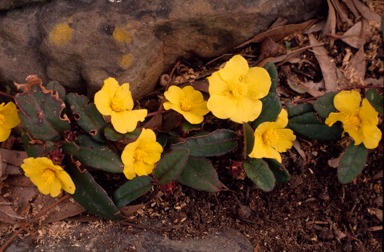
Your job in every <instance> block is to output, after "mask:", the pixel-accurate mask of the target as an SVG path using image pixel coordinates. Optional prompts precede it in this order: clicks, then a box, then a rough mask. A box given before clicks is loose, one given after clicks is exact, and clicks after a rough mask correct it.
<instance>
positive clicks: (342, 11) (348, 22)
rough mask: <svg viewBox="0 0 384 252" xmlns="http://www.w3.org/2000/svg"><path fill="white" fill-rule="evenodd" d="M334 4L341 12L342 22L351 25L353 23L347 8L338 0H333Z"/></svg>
mask: <svg viewBox="0 0 384 252" xmlns="http://www.w3.org/2000/svg"><path fill="white" fill-rule="evenodd" d="M331 1H332V4H333V6H334V7H335V9H336V11H337V14H339V17H340V19H341V22H343V23H346V24H347V25H348V27H351V26H352V25H353V23H352V21H351V20H350V19H349V18H348V15H347V13H346V10H345V9H344V8H343V7H342V6H341V5H340V2H339V1H338V0H331Z"/></svg>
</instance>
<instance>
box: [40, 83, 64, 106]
mask: <svg viewBox="0 0 384 252" xmlns="http://www.w3.org/2000/svg"><path fill="white" fill-rule="evenodd" d="M45 88H46V89H47V90H54V91H55V92H57V93H58V94H59V97H60V99H61V100H62V101H63V102H65V101H66V94H67V92H66V91H65V88H64V87H63V86H62V85H61V84H60V83H59V82H57V81H50V82H49V83H48V84H47V85H46V86H45ZM55 92H54V93H53V94H54V95H55Z"/></svg>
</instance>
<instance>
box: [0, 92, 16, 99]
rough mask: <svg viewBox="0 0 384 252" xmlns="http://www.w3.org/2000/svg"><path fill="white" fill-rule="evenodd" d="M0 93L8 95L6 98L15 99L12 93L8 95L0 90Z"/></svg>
mask: <svg viewBox="0 0 384 252" xmlns="http://www.w3.org/2000/svg"><path fill="white" fill-rule="evenodd" d="M0 95H2V96H5V97H8V98H12V99H15V97H14V96H13V95H10V94H7V93H4V92H1V91H0Z"/></svg>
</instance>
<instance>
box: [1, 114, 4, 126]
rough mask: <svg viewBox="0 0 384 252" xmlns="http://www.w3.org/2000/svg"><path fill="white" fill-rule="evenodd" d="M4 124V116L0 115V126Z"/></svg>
mask: <svg viewBox="0 0 384 252" xmlns="http://www.w3.org/2000/svg"><path fill="white" fill-rule="evenodd" d="M4 122H5V118H4V115H2V114H0V124H3V123H4Z"/></svg>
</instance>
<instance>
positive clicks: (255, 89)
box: [242, 67, 272, 99]
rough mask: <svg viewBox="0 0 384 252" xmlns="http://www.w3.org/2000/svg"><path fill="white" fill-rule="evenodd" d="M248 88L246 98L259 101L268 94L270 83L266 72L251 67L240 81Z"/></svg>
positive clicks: (259, 68)
mask: <svg viewBox="0 0 384 252" xmlns="http://www.w3.org/2000/svg"><path fill="white" fill-rule="evenodd" d="M242 81H243V82H244V83H246V85H247V88H248V96H249V97H250V98H252V99H261V98H263V97H265V96H266V95H267V94H268V93H269V89H270V88H271V85H272V81H271V77H270V76H269V73H268V72H267V70H265V69H264V68H262V67H252V68H250V69H249V71H248V73H247V75H245V76H244V79H243V80H242Z"/></svg>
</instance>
